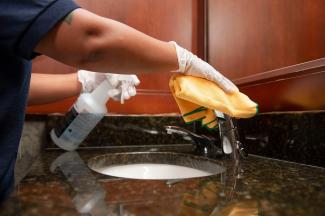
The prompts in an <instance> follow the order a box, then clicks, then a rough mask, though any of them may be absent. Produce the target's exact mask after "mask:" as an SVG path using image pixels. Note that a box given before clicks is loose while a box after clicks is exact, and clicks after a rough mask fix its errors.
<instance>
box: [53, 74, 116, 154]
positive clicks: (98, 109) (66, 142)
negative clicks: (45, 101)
mask: <svg viewBox="0 0 325 216" xmlns="http://www.w3.org/2000/svg"><path fill="white" fill-rule="evenodd" d="M109 87H110V86H109V83H108V81H107V80H104V81H103V82H102V83H101V84H100V85H99V86H98V87H97V88H96V89H95V90H94V91H92V92H91V93H82V94H81V95H80V96H79V97H78V99H77V101H76V103H75V104H74V105H73V106H72V108H71V109H70V111H69V112H68V113H67V114H66V115H65V117H64V122H63V124H62V125H59V126H58V127H56V128H53V129H52V130H51V133H50V136H51V139H52V140H53V142H54V143H55V144H56V145H57V146H59V147H60V148H62V149H64V150H67V151H73V150H76V149H77V148H78V147H79V145H80V143H81V142H82V141H83V140H84V139H85V138H86V137H87V136H88V134H89V133H90V132H91V131H92V130H93V129H94V127H95V126H96V125H97V124H98V123H99V122H100V120H101V119H102V118H103V117H104V116H105V114H106V113H107V107H106V103H107V101H108V100H109V95H108V90H109Z"/></svg>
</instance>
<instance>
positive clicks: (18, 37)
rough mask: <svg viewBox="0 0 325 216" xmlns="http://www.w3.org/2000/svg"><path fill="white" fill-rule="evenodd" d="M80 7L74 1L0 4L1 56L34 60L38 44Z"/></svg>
mask: <svg viewBox="0 0 325 216" xmlns="http://www.w3.org/2000/svg"><path fill="white" fill-rule="evenodd" d="M78 7H79V6H78V5H77V4H76V3H75V2H74V1H72V0H37V1H35V0H1V1H0V48H1V50H0V52H1V54H6V55H16V56H20V57H22V58H25V59H32V58H33V57H34V56H35V55H36V53H34V48H35V47H36V46H37V44H38V42H39V41H40V40H41V39H42V38H43V37H44V36H45V35H46V34H47V33H48V32H49V31H50V30H51V29H52V28H53V27H54V26H55V25H56V24H57V23H58V22H59V21H61V20H62V19H63V18H64V17H65V16H66V15H67V14H69V13H70V12H71V11H73V10H75V9H77V8H78Z"/></svg>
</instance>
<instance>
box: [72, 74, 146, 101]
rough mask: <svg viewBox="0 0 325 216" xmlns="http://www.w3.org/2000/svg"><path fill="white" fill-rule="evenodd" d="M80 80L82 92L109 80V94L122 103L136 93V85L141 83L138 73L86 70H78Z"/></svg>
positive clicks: (90, 90)
mask: <svg viewBox="0 0 325 216" xmlns="http://www.w3.org/2000/svg"><path fill="white" fill-rule="evenodd" d="M78 80H79V82H80V83H81V85H82V92H92V91H93V90H94V89H95V88H96V87H97V86H98V85H99V84H100V83H102V82H103V81H104V80H107V81H108V83H109V85H110V87H111V88H110V89H109V90H108V92H107V94H109V96H110V98H113V99H114V100H116V101H120V102H121V103H122V104H123V103H124V100H128V99H130V98H131V97H133V96H135V95H136V89H135V86H137V85H139V84H140V81H139V79H138V77H137V76H136V75H128V74H112V73H96V72H92V71H86V70H79V71H78Z"/></svg>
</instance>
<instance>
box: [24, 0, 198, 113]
mask: <svg viewBox="0 0 325 216" xmlns="http://www.w3.org/2000/svg"><path fill="white" fill-rule="evenodd" d="M77 2H78V3H79V4H80V5H81V6H82V7H83V8H85V9H87V10H89V11H92V12H94V13H96V14H99V15H101V16H104V17H107V18H111V19H115V20H117V21H120V22H122V23H125V24H127V25H129V26H131V27H133V28H135V29H138V30H140V31H142V32H144V33H146V34H148V35H150V36H153V37H155V38H158V39H161V40H164V41H171V40H174V41H177V43H179V44H180V45H181V46H183V47H186V48H187V49H189V50H192V51H193V52H194V53H197V54H198V55H202V53H203V50H202V47H203V46H202V29H201V28H202V26H201V25H199V23H202V17H203V13H202V9H203V7H202V1H200V0H177V1H174V0H164V1H157V0H105V1H103V0H91V1H89V0H77ZM43 70H47V72H51V73H55V72H57V71H60V72H61V73H67V72H72V71H76V69H74V68H71V67H68V66H65V65H62V64H60V63H58V62H55V61H53V60H50V59H48V58H46V57H41V58H38V59H36V60H35V61H34V66H33V71H34V72H42V71H43ZM171 75H172V74H171V73H154V74H142V75H139V79H140V80H141V84H140V86H139V87H138V89H137V90H138V95H137V96H136V97H134V98H132V99H131V100H129V101H127V102H126V104H124V105H120V104H118V103H116V102H109V105H108V109H109V111H110V112H112V113H129V114H130V113H137V114H152V113H173V112H178V108H177V106H176V103H175V102H174V100H173V98H172V96H171V94H170V91H169V87H168V81H169V78H170V76H171ZM74 100H75V98H74V99H68V100H66V101H63V102H59V103H55V104H49V105H45V106H36V107H29V109H28V111H29V112H30V113H40V112H41V113H44V112H45V113H53V112H65V111H67V110H68V109H69V107H70V106H71V104H72V103H73V101H74Z"/></svg>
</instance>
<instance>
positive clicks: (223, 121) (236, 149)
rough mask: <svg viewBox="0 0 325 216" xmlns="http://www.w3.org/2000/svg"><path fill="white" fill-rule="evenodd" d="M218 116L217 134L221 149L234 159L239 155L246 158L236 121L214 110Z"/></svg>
mask: <svg viewBox="0 0 325 216" xmlns="http://www.w3.org/2000/svg"><path fill="white" fill-rule="evenodd" d="M215 114H216V116H217V117H218V125H219V135H220V140H221V145H222V150H223V152H224V153H225V154H227V155H231V156H232V157H233V158H234V159H235V160H238V159H239V156H241V157H243V158H247V156H248V154H247V153H246V152H245V149H244V146H243V144H242V143H241V142H240V139H239V133H238V128H237V122H236V120H235V119H233V118H231V117H230V116H228V115H225V114H223V113H220V112H218V111H215Z"/></svg>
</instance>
